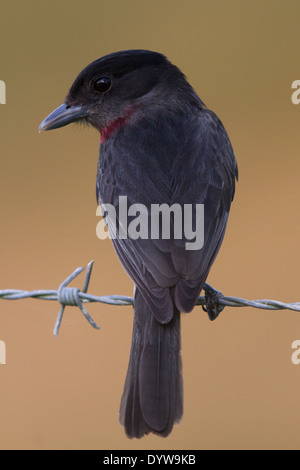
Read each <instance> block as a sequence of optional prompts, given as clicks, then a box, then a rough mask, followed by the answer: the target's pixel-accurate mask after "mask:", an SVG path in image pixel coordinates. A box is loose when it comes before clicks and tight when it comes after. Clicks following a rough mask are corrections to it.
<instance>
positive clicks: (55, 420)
mask: <svg viewBox="0 0 300 470" xmlns="http://www.w3.org/2000/svg"><path fill="white" fill-rule="evenodd" d="M0 7H1V8H0V10H1V19H0V28H1V33H0V44H1V61H0V79H1V80H4V81H5V83H6V87H7V104H6V105H1V106H0V119H1V138H0V156H1V170H0V201H1V231H0V246H1V251H0V263H1V270H0V289H5V288H18V289H25V290H34V289H56V288H58V286H59V285H60V283H61V282H62V281H63V280H64V279H65V278H66V277H67V276H68V275H69V274H71V272H72V271H73V270H74V269H75V268H76V267H78V266H86V264H87V263H88V262H89V261H90V260H91V259H95V266H94V272H93V276H92V279H91V283H90V289H89V292H91V293H93V294H95V295H108V294H125V295H132V290H133V288H132V284H131V281H130V280H129V279H128V278H127V276H126V274H125V272H124V271H123V269H122V267H121V265H120V263H119V261H118V259H117V257H116V255H115V253H114V251H113V248H112V245H111V242H110V241H109V240H106V241H100V240H98V239H97V238H96V224H97V222H98V220H99V219H98V218H97V217H96V212H95V211H96V200H95V177H96V166H97V159H98V145H99V135H98V134H97V132H95V131H93V130H92V129H82V128H80V127H76V126H69V127H67V128H64V129H62V130H59V131H53V132H49V133H45V134H39V133H38V131H37V128H38V125H39V124H40V122H41V121H42V119H44V118H45V117H46V116H47V115H48V114H49V112H50V111H52V110H53V109H54V108H55V107H56V106H58V105H59V104H61V102H62V101H63V99H64V96H65V94H66V92H67V90H68V88H69V86H70V85H71V83H72V81H73V79H74V78H75V77H76V75H77V74H78V73H79V72H80V70H81V69H82V68H83V67H84V66H86V65H87V64H88V63H89V62H91V61H92V60H94V59H96V58H98V57H100V56H102V55H104V54H107V53H110V52H113V51H116V50H120V49H130V48H147V49H152V50H157V51H160V52H163V53H165V54H166V55H167V56H168V57H169V59H170V60H171V61H172V62H174V63H175V64H176V65H178V66H179V67H180V68H181V69H182V70H183V71H184V73H185V74H186V75H187V77H188V79H189V81H190V82H191V84H192V85H193V86H194V88H195V89H196V91H197V92H198V93H199V95H200V97H201V98H202V99H203V101H204V102H205V103H206V105H207V106H208V107H209V108H211V109H213V110H214V111H215V112H216V113H217V114H218V115H219V117H220V118H221V120H222V121H223V123H224V125H225V127H226V129H227V131H228V133H229V136H230V138H231V141H232V144H233V147H234V149H235V152H236V155H237V159H238V163H239V171H240V179H239V183H238V185H237V193H236V199H235V202H234V204H233V207H232V212H231V217H230V222H229V227H228V230H227V234H226V237H225V241H224V244H223V247H222V250H221V252H220V254H219V256H218V258H217V261H216V262H215V264H214V266H213V269H212V271H211V273H210V276H209V279H208V281H209V282H210V283H211V284H212V285H214V286H215V287H216V288H218V289H220V290H222V291H223V293H224V294H226V295H233V296H239V297H244V298H249V299H260V298H270V299H276V300H282V301H287V302H296V301H300V292H299V266H300V255H299V235H300V214H299V202H300V187H299V170H300V159H299V144H300V132H299V122H300V105H298V106H295V105H293V104H292V102H291V94H292V90H291V84H292V82H293V81H294V80H297V79H300V66H299V44H300V27H299V17H300V2H299V0H288V1H283V0H281V1H276V0H264V1H261V0H260V1H258V0H254V1H252V2H249V1H244V0H239V1H235V0H227V1H226V2H224V1H223V0H212V1H208V0H207V1H206V0H197V1H193V0H187V1H185V2H184V3H182V1H177V0H172V1H171V0H170V1H169V0H168V1H164V0H152V1H151V2H146V1H134V0H127V1H116V0H115V1H114V0H111V1H110V2H106V1H102V0H97V1H92V0H86V1H85V2H79V1H75V0H72V1H70V0H64V1H61V0H60V1H58V0H52V1H51V2H49V1H33V0H27V1H26V2H21V1H16V0H1V2H0ZM82 283H83V275H81V276H80V278H78V279H77V280H76V281H74V282H73V284H72V285H74V286H78V287H82ZM87 309H88V311H89V313H90V314H91V315H92V317H93V318H94V319H95V321H96V322H97V323H98V324H100V325H101V330H100V331H96V330H93V329H92V328H91V327H90V326H89V325H88V323H87V322H86V320H85V319H84V318H83V316H82V315H81V313H80V312H79V311H78V310H77V309H71V308H70V307H69V308H67V309H66V311H65V316H64V320H63V324H62V327H61V331H60V335H59V338H55V337H54V336H53V335H52V330H53V326H54V323H55V319H56V316H57V313H58V310H59V305H58V304H57V303H55V302H45V301H39V300H32V299H28V300H20V301H7V300H0V325H1V327H0V328H1V329H0V339H1V340H3V341H5V343H6V347H7V364H6V365H0V448H1V449H55V448H57V449H186V450H188V449H248V448H250V449H262V448H272V449H274V448H284V449H289V448H297V449H299V448H300V445H299V426H300V401H299V396H300V366H295V365H293V364H292V362H291V354H292V349H291V344H292V342H293V341H294V340H296V339H299V338H300V315H299V313H296V312H291V311H281V312H272V311H271V312H268V311H263V310H254V309H250V308H247V309H246V308H245V309H238V308H235V309H234V308H227V309H226V310H225V311H224V313H223V314H222V315H221V316H220V318H219V319H218V320H217V321H216V322H214V323H211V322H209V320H208V318H207V316H206V315H205V314H204V313H203V312H202V310H201V309H200V308H199V307H198V308H195V310H194V312H193V313H192V314H190V315H187V316H184V317H183V319H182V356H183V366H184V385H185V404H184V406H185V412H184V417H183V420H182V422H181V424H180V426H176V427H175V428H174V430H173V433H172V434H171V436H170V437H168V438H167V439H165V440H163V439H161V438H159V437H155V436H149V437H146V438H143V439H142V440H140V441H138V440H132V441H131V440H128V439H127V438H126V436H125V434H124V432H123V428H122V427H121V426H120V425H119V422H118V408H119V402H120V397H121V393H122V390H123V384H124V379H125V374H126V370H127V363H128V357H129V349H130V342H131V331H132V319H133V315H132V308H130V307H113V306H106V305H101V304H93V305H89V306H88V307H87Z"/></svg>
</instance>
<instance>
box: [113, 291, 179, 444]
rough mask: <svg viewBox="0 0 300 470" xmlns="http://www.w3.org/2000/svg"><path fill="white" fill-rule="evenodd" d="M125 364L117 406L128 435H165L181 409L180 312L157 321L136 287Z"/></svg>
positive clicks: (177, 419) (176, 419)
mask: <svg viewBox="0 0 300 470" xmlns="http://www.w3.org/2000/svg"><path fill="white" fill-rule="evenodd" d="M134 305H135V316H134V324H133V334H132V346H131V353H130V360H129V366H128V371H127V376H126V381H125V386H124V392H123V396H122V399H121V406H120V421H121V424H123V426H124V427H125V431H126V434H127V435H128V437H131V438H132V437H137V438H140V437H142V436H143V435H145V434H148V433H150V432H153V433H155V434H158V435H160V436H163V437H165V436H167V435H168V434H170V432H171V431H172V428H173V425H174V423H176V422H179V421H180V419H181V417H182V413H183V385H182V365H181V356H180V313H179V311H178V310H177V309H176V307H174V315H173V318H172V320H171V321H170V322H169V323H167V324H161V323H159V322H158V321H157V320H156V319H155V318H154V316H153V314H152V313H151V310H150V309H149V307H148V305H147V304H146V302H145V300H144V299H143V297H142V295H141V294H140V293H139V291H138V290H136V294H135V304H134Z"/></svg>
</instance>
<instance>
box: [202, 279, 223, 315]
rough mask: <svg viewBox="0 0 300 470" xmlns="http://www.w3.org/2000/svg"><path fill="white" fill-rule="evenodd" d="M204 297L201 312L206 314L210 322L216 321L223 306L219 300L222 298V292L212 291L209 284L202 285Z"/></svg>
mask: <svg viewBox="0 0 300 470" xmlns="http://www.w3.org/2000/svg"><path fill="white" fill-rule="evenodd" d="M203 289H204V292H205V294H204V297H205V306H204V305H202V308H203V310H204V311H205V312H206V313H207V315H208V318H209V319H210V320H211V321H214V320H216V318H218V316H219V315H220V313H221V312H222V310H224V308H225V306H224V305H220V302H219V300H220V298H221V297H223V294H222V292H220V291H218V290H216V289H214V288H213V287H211V286H210V285H209V284H206V283H205V284H204V287H203Z"/></svg>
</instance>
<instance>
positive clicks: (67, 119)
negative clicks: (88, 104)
mask: <svg viewBox="0 0 300 470" xmlns="http://www.w3.org/2000/svg"><path fill="white" fill-rule="evenodd" d="M88 115H89V113H88V111H87V109H86V108H85V107H84V106H67V105H66V104H62V105H61V106H59V107H58V108H57V109H55V111H53V113H51V114H49V116H48V117H46V119H44V121H43V122H42V123H41V124H40V127H39V131H40V132H41V131H50V130H52V129H58V128H59V127H63V126H67V125H68V124H71V122H75V121H79V120H80V119H82V118H84V117H86V116H88Z"/></svg>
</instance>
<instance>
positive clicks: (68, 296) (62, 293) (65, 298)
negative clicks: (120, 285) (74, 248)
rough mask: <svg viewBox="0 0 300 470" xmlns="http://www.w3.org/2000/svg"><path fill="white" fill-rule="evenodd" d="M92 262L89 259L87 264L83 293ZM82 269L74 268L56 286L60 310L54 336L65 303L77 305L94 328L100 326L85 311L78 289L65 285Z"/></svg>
mask: <svg viewBox="0 0 300 470" xmlns="http://www.w3.org/2000/svg"><path fill="white" fill-rule="evenodd" d="M93 264H94V260H93V261H91V262H90V263H89V264H88V266H87V271H86V275H85V280H84V284H83V288H82V292H83V293H86V292H87V290H88V287H89V282H90V278H91V274H92V269H93ZM83 270H84V268H77V269H75V271H74V272H73V273H72V274H71V275H70V276H69V277H67V279H65V280H64V281H63V282H62V283H61V285H60V286H59V288H58V291H57V300H58V302H59V303H60V310H59V313H58V316H57V319H56V322H55V326H54V330H53V334H54V336H58V333H59V328H60V325H61V321H62V318H63V314H64V310H65V307H66V306H67V305H69V306H71V307H74V306H77V307H78V308H79V309H80V310H81V312H82V313H83V315H84V316H85V318H86V319H87V321H88V322H89V323H90V324H91V325H92V326H93V327H94V328H96V329H99V328H100V327H99V326H98V325H97V323H95V322H94V320H93V319H92V317H90V315H89V314H88V312H87V311H86V309H85V308H84V306H83V305H82V302H81V300H80V297H79V294H80V289H78V288H77V287H67V285H68V284H69V283H70V282H71V281H73V279H75V277H77V276H78V275H79V274H80V273H81V272H82V271H83Z"/></svg>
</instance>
